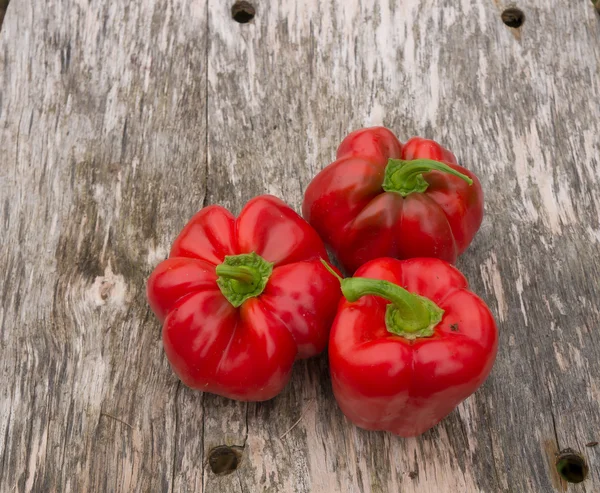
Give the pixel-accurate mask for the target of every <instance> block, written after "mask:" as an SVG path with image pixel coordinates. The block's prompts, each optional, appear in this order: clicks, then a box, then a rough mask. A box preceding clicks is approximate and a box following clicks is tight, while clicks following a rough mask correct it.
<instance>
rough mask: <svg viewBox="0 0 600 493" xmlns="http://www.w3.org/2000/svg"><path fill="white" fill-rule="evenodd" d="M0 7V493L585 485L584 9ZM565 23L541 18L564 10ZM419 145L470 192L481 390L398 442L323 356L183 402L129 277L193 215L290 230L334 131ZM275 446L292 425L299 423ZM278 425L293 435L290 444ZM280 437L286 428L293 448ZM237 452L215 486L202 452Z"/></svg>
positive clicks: (292, 4) (590, 341)
mask: <svg viewBox="0 0 600 493" xmlns="http://www.w3.org/2000/svg"><path fill="white" fill-rule="evenodd" d="M252 3H253V4H254V6H255V7H256V17H255V18H254V20H252V21H250V22H249V23H247V24H238V23H236V22H235V21H233V20H232V19H231V11H230V8H231V5H229V4H228V3H223V2H216V1H214V0H189V1H186V2H184V1H183V0H167V1H165V2H162V3H160V4H156V5H152V4H150V3H148V2H142V1H139V0H134V1H125V0H115V1H113V2H110V3H107V4H98V3H97V2H92V3H89V2H82V1H79V0H57V1H55V2H52V3H50V4H44V5H41V4H40V5H36V4H35V3H34V4H28V3H27V2H22V1H19V0H12V2H11V5H10V8H9V10H8V12H7V15H6V18H5V20H4V24H3V27H2V32H1V38H0V91H1V92H0V156H2V157H1V158H0V207H2V218H3V220H2V221H3V224H4V235H3V248H2V249H1V250H0V272H2V282H0V299H2V303H1V311H0V341H1V344H0V348H1V349H0V353H1V356H0V368H1V375H2V377H3V378H2V384H0V436H2V437H4V440H2V441H0V490H2V491H4V490H7V491H12V490H13V489H16V490H17V491H45V490H50V491H85V490H87V491H178V492H179V491H195V492H197V491H207V492H211V493H213V492H217V493H218V492H221V491H222V492H231V491H240V492H254V491H277V492H290V493H291V492H294V493H296V492H297V493H300V492H313V493H320V492H322V493H329V492H336V491H339V492H363V491H364V492H387V491H403V492H413V491H415V492H416V491H419V492H429V491H430V492H438V491H468V492H494V493H495V492H499V491H507V492H508V491H510V492H512V491H514V492H519V493H521V492H536V493H537V492H541V491H544V492H545V491H563V490H564V489H565V487H566V485H565V484H564V483H560V481H559V480H558V478H557V476H556V474H555V473H554V472H553V467H552V462H553V460H554V454H555V452H556V451H557V450H558V448H565V447H572V448H574V449H577V450H579V451H581V452H582V453H583V454H584V455H585V457H586V459H587V460H588V462H589V465H590V475H589V478H588V479H587V480H586V481H585V482H584V483H582V484H581V485H579V486H570V487H569V489H570V491H582V492H583V491H588V492H592V491H598V490H600V473H599V472H598V468H597V467H595V466H597V464H598V460H599V458H600V457H599V456H598V454H599V453H600V450H599V449H600V447H596V448H589V447H586V446H585V444H586V443H588V442H590V441H592V440H598V433H599V432H598V429H597V423H598V422H600V404H599V403H600V390H599V389H600V368H599V366H598V365H597V361H598V356H599V355H600V347H599V343H598V341H597V340H596V339H595V338H594V332H593V331H594V329H595V328H596V327H597V326H598V323H599V322H600V303H599V302H598V299H599V294H600V292H599V291H600V289H599V287H598V283H597V282H595V281H596V280H597V279H598V275H599V272H598V271H599V269H600V267H599V265H598V263H597V261H596V259H597V257H598V253H599V249H598V243H599V241H600V184H599V180H598V176H599V173H598V172H599V169H598V168H599V162H598V155H599V151H600V141H599V140H598V137H597V136H598V135H599V127H598V121H599V118H600V103H599V102H598V101H600V98H599V96H600V83H599V79H598V74H599V73H600V48H599V47H598V44H597V38H598V35H599V33H600V22H599V20H598V19H599V18H598V16H597V15H596V13H595V12H594V9H593V7H592V6H591V5H590V4H589V2H585V1H582V2H571V3H569V4H568V5H566V4H564V3H563V2H558V0H549V1H547V2H545V3H544V4H543V5H540V4H539V3H536V2H533V1H532V0H522V1H520V2H519V7H520V8H521V9H522V10H523V11H524V12H525V15H526V21H525V24H524V25H523V27H522V28H520V29H519V30H515V29H510V28H508V27H506V26H505V25H504V24H503V23H502V21H501V19H500V16H501V12H502V11H503V9H504V7H505V6H507V5H504V4H503V3H502V2H501V1H500V0H495V1H494V2H490V1H487V0H465V1H463V2H459V3H456V2H452V3H448V2H446V3H447V4H445V5H443V6H441V5H440V3H439V2H434V1H433V0H425V1H417V0H409V1H406V2H401V3H397V2H387V1H383V0H382V1H379V0H377V1H372V0H370V1H367V0H352V1H342V0H325V1H320V2H317V1H302V0H286V1H283V0H276V1H272V2H264V1H256V2H252ZM557 12H559V13H560V15H557ZM370 124H385V125H387V126H389V127H390V128H392V129H393V130H394V131H395V132H396V133H397V134H398V135H399V136H400V138H401V139H407V138H408V137H409V136H411V135H416V134H418V135H423V136H426V137H430V138H435V139H438V140H440V141H441V142H443V143H444V144H445V145H447V146H448V147H450V148H451V149H453V150H454V151H455V153H456V154H457V155H458V157H459V159H460V160H461V162H463V163H464V164H465V165H466V166H467V167H469V168H471V169H473V170H475V172H477V173H478V174H479V176H480V177H481V180H482V183H483V186H484V189H485V192H486V218H485V220H484V224H483V226H482V229H481V231H480V233H479V234H478V236H477V238H476V240H475V242H474V244H473V245H472V247H471V248H470V249H469V250H468V252H467V253H466V254H465V255H464V256H463V257H462V258H461V259H460V261H459V267H460V268H461V269H462V270H463V271H464V272H465V274H466V275H467V277H468V278H469V280H470V282H471V285H472V287H473V289H474V290H475V291H476V292H478V293H479V294H481V296H482V297H483V298H484V299H485V300H486V301H487V302H488V303H489V304H490V307H491V308H492V310H493V311H494V313H495V315H496V317H497V319H498V321H499V325H500V330H501V339H500V352H499V355H498V360H497V364H496V366H495V368H494V371H493V373H492V376H491V377H490V379H489V380H488V382H486V384H485V385H484V387H483V388H482V389H481V390H480V391H479V392H478V393H477V394H476V395H475V396H473V397H472V398H470V399H468V400H467V401H466V402H465V403H463V404H461V406H459V408H458V410H457V411H456V412H454V413H453V414H452V415H451V416H450V417H448V418H447V419H446V420H445V421H444V422H443V423H442V424H440V425H439V426H438V427H436V428H435V429H434V430H432V431H430V432H428V433H426V434H425V435H423V436H422V437H419V438H416V439H400V438H397V437H393V436H391V435H388V434H383V433H368V432H364V431H362V430H358V429H357V428H355V427H353V426H351V425H350V424H349V423H348V422H347V421H346V420H345V419H344V417H343V416H342V415H341V413H340V412H339V410H338V408H337V406H336V404H335V401H334V400H333V398H332V396H331V390H330V382H329V377H328V367H327V358H326V356H325V355H323V356H321V357H319V358H316V359H315V360H312V361H307V362H300V363H298V364H297V365H296V368H295V370H294V376H293V379H292V382H291V383H290V385H289V386H288V387H287V388H286V390H285V391H284V392H283V393H282V394H281V395H280V396H278V397H277V398H275V399H273V400H272V401H269V402H266V403H261V404H244V403H237V402H233V401H228V400H226V399H222V398H220V397H217V396H212V395H202V394H200V393H197V392H193V391H191V390H189V389H187V388H186V387H185V386H183V385H181V384H179V383H178V381H177V379H176V378H175V377H174V376H173V374H172V373H171V371H170V369H169V367H168V363H167V361H166V358H165V357H164V355H163V352H162V347H161V342H160V327H159V324H158V322H157V321H156V320H154V317H153V316H152V315H151V313H150V312H149V310H148V308H147V305H146V302H145V298H144V283H145V279H146V278H147V276H148V274H149V273H150V271H151V270H152V268H153V267H154V266H155V265H156V264H157V263H158V262H159V261H160V260H161V259H162V258H164V257H165V256H166V254H167V252H168V249H169V246H170V243H171V242H172V240H173V239H174V237H175V235H176V234H177V232H178V231H179V229H180V228H181V226H182V225H183V224H184V223H185V222H186V221H187V219H188V218H189V217H190V216H191V215H192V214H193V213H194V212H195V211H196V210H198V209H199V208H200V207H202V206H203V205H206V204H209V203H221V204H223V205H225V206H227V207H230V208H231V210H232V211H233V212H235V213H237V212H239V210H240V209H241V207H242V206H243V204H244V202H245V201H247V200H248V199H249V198H251V197H252V196H254V195H255V194H258V193H264V192H268V193H273V194H275V195H278V196H280V197H282V198H284V199H285V200H286V201H287V202H288V203H290V204H291V205H292V206H293V207H295V208H296V210H299V209H300V205H301V201H302V193H303V190H304V189H305V187H306V186H307V184H308V183H309V181H310V179H311V177H312V176H313V175H314V174H315V173H316V172H317V171H318V170H319V169H321V168H322V167H323V166H325V165H326V164H327V163H328V162H329V161H330V160H331V159H332V158H333V155H334V152H335V147H336V146H337V144H338V143H339V142H340V140H341V139H342V138H343V136H344V135H345V134H346V133H348V132H349V131H351V130H353V129H355V128H358V127H361V126H364V125H370ZM294 425H295V426H294ZM292 426H293V428H292ZM290 428H292V429H290ZM220 445H229V446H237V447H239V449H240V450H241V462H240V466H239V467H238V469H237V470H236V471H235V472H234V473H233V474H230V475H226V476H217V475H215V474H213V472H212V471H211V468H210V466H209V464H208V456H209V453H210V451H211V450H212V449H213V448H214V447H217V446H220Z"/></svg>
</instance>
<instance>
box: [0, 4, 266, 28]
mask: <svg viewBox="0 0 600 493" xmlns="http://www.w3.org/2000/svg"><path fill="white" fill-rule="evenodd" d="M0 1H1V0H0ZM255 15H256V10H255V8H254V6H253V5H252V4H251V3H250V2H244V1H240V2H235V3H234V4H233V7H231V17H233V20H234V21H236V22H239V23H240V24H246V23H247V22H250V21H251V20H252V19H254V16H255Z"/></svg>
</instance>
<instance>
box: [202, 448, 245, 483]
mask: <svg viewBox="0 0 600 493" xmlns="http://www.w3.org/2000/svg"><path fill="white" fill-rule="evenodd" d="M240 461H241V454H240V453H239V452H238V451H237V450H235V449H234V448H232V447H228V446H227V445H221V446H219V447H215V448H214V449H212V450H211V451H210V452H209V454H208V465H209V466H210V469H211V471H212V472H214V473H215V474H216V475H217V476H226V475H227V474H231V473H232V472H233V471H235V470H236V469H237V468H238V466H239V465H240Z"/></svg>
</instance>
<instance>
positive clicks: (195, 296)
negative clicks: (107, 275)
mask: <svg viewBox="0 0 600 493" xmlns="http://www.w3.org/2000/svg"><path fill="white" fill-rule="evenodd" d="M327 258H328V257H327V252H326V250H325V247H324V245H323V242H322V241H321V239H320V238H319V236H318V235H317V233H316V232H315V231H314V230H313V229H312V228H311V227H310V225H309V224H308V223H307V222H306V221H304V220H303V219H302V218H301V217H300V216H299V215H298V214H296V212H294V211H293V210H292V209H291V208H289V207H288V206H287V205H286V204H284V203H283V202H282V201H281V200H279V199H277V198H275V197H272V196H268V195H267V196H260V197H256V198H254V199H253V200H251V201H250V202H248V203H247V204H246V206H245V207H244V209H243V210H242V212H241V213H240V215H239V217H238V218H237V219H236V218H235V217H234V216H233V215H232V214H231V213H230V212H229V211H227V210H226V209H224V208H223V207H220V206H216V205H213V206H209V207H206V208H204V209H202V210H201V211H200V212H198V213H197V214H196V215H195V216H194V217H193V218H192V219H191V220H190V222H189V223H188V224H187V225H186V226H185V227H184V229H183V231H182V232H181V233H180V234H179V236H178V237H177V239H176V240H175V242H174V244H173V246H172V248H171V253H170V257H169V258H168V259H167V260H165V261H163V262H162V263H161V264H159V265H158V266H157V267H156V269H155V270H154V272H153V273H152V274H151V276H150V279H149V280H148V286H147V296H148V300H149V303H150V306H151V308H152V310H153V311H154V313H155V314H156V315H157V317H158V318H159V319H160V320H161V321H162V322H163V345H164V349H165V352H166V354H167V357H168V359H169V362H170V364H171V366H172V368H173V370H174V371H175V373H176V374H177V375H178V376H179V378H180V379H181V380H182V381H183V382H184V383H185V384H186V385H188V386H189V387H192V388H194V389H199V390H202V391H205V392H212V393H215V394H219V395H222V396H225V397H229V398H231V399H237V400H243V401H263V400H267V399H270V398H272V397H274V396H275V395H277V394H278V393H279V392H280V391H281V390H282V389H283V388H284V386H285V385H286V383H287V382H288V380H289V378H290V374H291V370H292V365H293V363H294V360H296V359H298V358H309V357H311V356H314V355H316V354H318V353H320V352H322V351H323V349H324V348H325V346H326V344H327V338H328V335H329V329H330V327H331V322H332V320H333V317H334V316H335V311H336V306H337V304H338V301H339V299H340V297H341V294H340V289H339V284H338V282H337V281H336V279H335V278H333V277H332V276H331V275H330V274H329V273H328V272H327V270H326V269H325V267H324V266H323V265H322V263H321V259H327Z"/></svg>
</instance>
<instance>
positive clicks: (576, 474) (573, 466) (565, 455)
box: [556, 448, 589, 483]
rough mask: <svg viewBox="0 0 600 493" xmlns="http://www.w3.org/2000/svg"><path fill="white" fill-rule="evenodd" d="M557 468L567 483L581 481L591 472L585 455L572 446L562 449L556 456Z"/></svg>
mask: <svg viewBox="0 0 600 493" xmlns="http://www.w3.org/2000/svg"><path fill="white" fill-rule="evenodd" d="M556 470H557V471H558V474H560V477H561V478H563V479H564V480H565V481H566V482H567V483H581V482H582V481H583V480H584V479H585V478H586V477H587V475H588V472H589V469H588V465H587V462H586V461H585V458H584V457H583V455H581V454H580V453H579V452H575V451H574V450H573V449H570V448H567V449H564V450H561V451H560V452H559V453H558V455H557V456H556Z"/></svg>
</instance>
